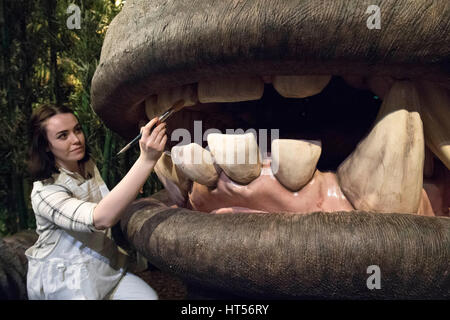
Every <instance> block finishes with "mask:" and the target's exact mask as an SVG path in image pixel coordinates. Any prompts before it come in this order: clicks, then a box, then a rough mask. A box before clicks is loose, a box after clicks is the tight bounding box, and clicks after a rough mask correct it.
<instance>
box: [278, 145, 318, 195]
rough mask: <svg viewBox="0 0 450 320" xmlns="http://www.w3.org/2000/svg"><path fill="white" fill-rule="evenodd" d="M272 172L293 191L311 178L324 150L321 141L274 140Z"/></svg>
mask: <svg viewBox="0 0 450 320" xmlns="http://www.w3.org/2000/svg"><path fill="white" fill-rule="evenodd" d="M271 151H272V163H271V167H272V172H273V174H274V175H275V177H277V179H278V181H280V183H281V184H282V185H283V186H285V187H286V188H287V189H289V190H291V191H298V190H300V188H302V187H303V186H304V185H305V184H307V183H308V181H309V180H311V178H312V176H313V174H314V171H315V170H316V165H317V161H319V157H320V153H321V152H322V144H321V142H320V141H308V140H292V139H275V140H273V141H272V149H271Z"/></svg>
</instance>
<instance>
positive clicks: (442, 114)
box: [417, 81, 450, 170]
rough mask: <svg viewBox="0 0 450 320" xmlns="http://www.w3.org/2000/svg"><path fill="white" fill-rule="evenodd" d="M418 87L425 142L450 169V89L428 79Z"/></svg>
mask: <svg viewBox="0 0 450 320" xmlns="http://www.w3.org/2000/svg"><path fill="white" fill-rule="evenodd" d="M417 87H418V91H419V97H420V102H421V109H420V115H421V116H422V121H423V131H424V135H425V142H426V144H427V146H428V148H430V150H431V151H432V152H433V153H434V154H435V155H436V156H437V157H438V158H439V159H440V160H441V161H442V162H443V163H444V165H445V166H446V167H447V169H449V170H450V91H448V90H445V89H444V88H442V87H441V86H438V85H434V84H433V83H431V82H428V81H421V82H419V83H418V86H417Z"/></svg>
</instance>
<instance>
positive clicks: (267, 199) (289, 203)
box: [185, 158, 449, 216]
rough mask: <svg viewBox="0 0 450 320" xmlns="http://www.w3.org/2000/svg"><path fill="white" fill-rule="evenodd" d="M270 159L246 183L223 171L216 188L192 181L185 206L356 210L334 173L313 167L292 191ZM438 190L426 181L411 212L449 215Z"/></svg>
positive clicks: (251, 210) (217, 210)
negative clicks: (305, 180)
mask: <svg viewBox="0 0 450 320" xmlns="http://www.w3.org/2000/svg"><path fill="white" fill-rule="evenodd" d="M270 161H271V160H270V158H266V159H265V161H264V162H263V170H262V173H261V175H260V176H259V177H258V178H257V179H255V180H254V181H252V182H251V183H249V184H248V185H241V184H238V183H236V182H234V181H233V180H231V179H230V178H229V177H227V176H226V175H225V174H224V173H223V172H222V173H221V175H220V176H219V180H218V183H217V186H216V187H215V188H208V187H207V186H205V185H202V184H200V183H197V182H194V183H193V184H192V189H191V191H190V192H189V193H188V199H187V201H186V205H185V207H186V208H188V209H191V210H196V211H201V212H207V213H216V214H222V213H237V212H247V213H271V212H277V213H278V212H286V213H294V214H307V213H312V212H345V211H347V212H349V211H355V210H356V209H355V208H354V207H353V206H352V204H351V203H350V201H349V200H348V199H347V198H346V197H345V195H344V193H343V192H342V190H341V188H340V187H339V182H338V179H337V176H336V174H335V173H334V172H321V171H320V170H316V171H315V173H314V176H313V178H312V179H311V181H310V182H309V183H308V184H307V185H306V186H304V187H303V188H302V189H300V190H299V191H298V192H292V191H289V190H287V189H286V188H285V187H283V186H282V185H281V184H280V183H279V182H278V181H277V179H276V178H275V177H274V176H273V174H272V172H271V171H270ZM439 189H440V188H439V184H438V183H437V182H436V181H433V180H431V179H427V180H425V183H424V188H422V194H421V199H420V204H419V209H418V210H417V212H411V213H416V214H418V215H424V216H436V215H437V216H446V215H447V216H448V213H449V212H448V211H445V210H444V209H443V208H442V202H443V199H442V196H441V193H440V192H439ZM432 202H433V203H432Z"/></svg>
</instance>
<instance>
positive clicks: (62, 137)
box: [57, 133, 67, 139]
mask: <svg viewBox="0 0 450 320" xmlns="http://www.w3.org/2000/svg"><path fill="white" fill-rule="evenodd" d="M66 137H67V134H65V133H63V134H60V135H59V136H58V137H57V138H58V139H65V138H66Z"/></svg>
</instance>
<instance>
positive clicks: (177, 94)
mask: <svg viewBox="0 0 450 320" xmlns="http://www.w3.org/2000/svg"><path fill="white" fill-rule="evenodd" d="M181 99H182V100H184V105H185V106H186V107H189V106H193V105H196V104H197V102H198V98H197V90H196V86H195V85H194V84H190V85H185V86H180V87H175V88H168V89H164V90H162V91H161V92H159V93H158V106H159V107H160V108H163V110H164V111H165V110H167V109H169V108H170V107H171V106H172V105H173V104H174V103H175V102H177V101H178V100H181Z"/></svg>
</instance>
